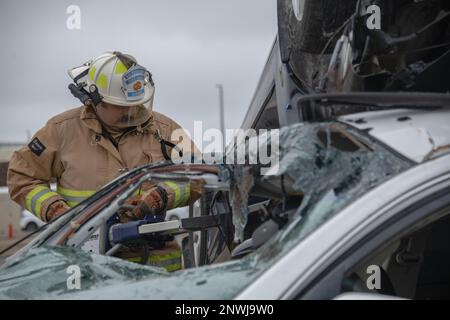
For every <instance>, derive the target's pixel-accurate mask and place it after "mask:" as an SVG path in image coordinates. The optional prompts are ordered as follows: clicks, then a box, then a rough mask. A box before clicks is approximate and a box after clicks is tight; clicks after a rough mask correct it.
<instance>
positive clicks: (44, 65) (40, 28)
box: [0, 0, 276, 142]
mask: <svg viewBox="0 0 450 320" xmlns="http://www.w3.org/2000/svg"><path fill="white" fill-rule="evenodd" d="M69 5H78V6H79V7H80V9H81V30H68V29H67V27H66V20H67V18H68V17H69V15H68V14H67V13H66V9H67V7H68V6H69ZM275 34H276V1H275V0H226V1H224V0H189V1H186V0H134V1H114V0H109V1H106V0H101V1H100V0H97V1H76V0H72V1H61V0H39V1H36V0H35V1H32V0H28V1H24V0H14V1H13V0H9V1H8V0H0V41H1V42H0V61H1V64H2V67H1V77H0V98H1V100H0V106H1V107H0V110H1V114H0V115H1V116H0V142H25V141H26V139H27V130H29V131H30V132H31V134H33V133H34V132H35V131H36V130H38V129H39V128H40V127H42V126H43V125H44V124H45V122H46V121H47V120H48V119H49V118H50V117H51V116H53V115H55V114H58V113H60V112H63V111H65V110H68V109H70V108H73V107H77V106H79V105H80V103H79V102H78V101H77V100H76V99H75V98H73V97H72V96H71V94H70V92H69V91H68V89H67V85H68V84H69V83H70V78H69V77H68V76H67V73H66V71H67V69H69V68H71V67H74V66H77V65H80V64H82V63H83V62H85V61H87V60H89V59H91V58H93V57H95V56H97V55H99V54H101V53H102V52H104V51H109V50H119V51H122V52H126V53H131V54H132V55H134V56H135V57H136V58H137V59H138V62H139V63H140V64H141V65H143V66H145V67H147V68H148V69H149V70H150V71H151V72H152V73H153V76H154V80H155V83H156V97H155V103H154V109H155V110H157V111H159V112H162V113H164V114H166V115H168V116H170V117H172V118H173V119H175V120H176V121H177V122H179V123H180V124H181V125H182V126H184V127H185V128H187V129H188V130H190V131H191V132H193V123H194V121H196V120H202V121H203V122H204V126H205V127H215V128H218V127H219V117H218V93H217V89H216V84H218V83H222V84H223V85H224V88H225V107H226V110H225V125H226V127H227V128H230V129H234V128H238V127H239V126H240V124H241V122H242V119H243V116H244V115H245V112H246V110H247V107H248V106H249V104H250V100H251V98H252V95H253V93H254V90H255V88H256V84H257V81H258V79H259V76H260V75H261V72H262V69H263V66H264V63H265V61H266V58H267V56H268V54H269V51H270V48H271V45H272V42H273V40H274V38H275Z"/></svg>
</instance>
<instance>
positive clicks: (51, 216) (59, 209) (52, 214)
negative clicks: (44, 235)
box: [45, 200, 70, 222]
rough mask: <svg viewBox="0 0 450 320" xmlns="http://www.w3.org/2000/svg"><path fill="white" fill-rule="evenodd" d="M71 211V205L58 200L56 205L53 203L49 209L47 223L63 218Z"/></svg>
mask: <svg viewBox="0 0 450 320" xmlns="http://www.w3.org/2000/svg"><path fill="white" fill-rule="evenodd" d="M69 209H70V207H69V205H68V204H67V203H66V202H64V201H62V200H58V201H56V202H54V203H52V204H51V205H50V206H49V207H48V209H47V213H46V215H45V217H46V220H47V221H49V222H50V221H53V220H55V219H56V218H58V217H60V216H62V215H63V214H64V213H66V212H67V211H68V210H69Z"/></svg>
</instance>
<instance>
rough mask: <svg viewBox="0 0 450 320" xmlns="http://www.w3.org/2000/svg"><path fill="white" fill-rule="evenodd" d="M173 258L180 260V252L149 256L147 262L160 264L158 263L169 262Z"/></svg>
mask: <svg viewBox="0 0 450 320" xmlns="http://www.w3.org/2000/svg"><path fill="white" fill-rule="evenodd" d="M174 258H181V250H176V251H173V252H170V253H167V254H161V255H159V254H155V255H151V256H150V257H149V258H148V260H149V261H150V262H160V261H164V260H170V259H174Z"/></svg>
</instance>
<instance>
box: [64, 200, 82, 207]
mask: <svg viewBox="0 0 450 320" xmlns="http://www.w3.org/2000/svg"><path fill="white" fill-rule="evenodd" d="M66 203H67V205H68V206H69V207H71V208H73V207H75V206H77V205H78V204H79V202H73V201H66Z"/></svg>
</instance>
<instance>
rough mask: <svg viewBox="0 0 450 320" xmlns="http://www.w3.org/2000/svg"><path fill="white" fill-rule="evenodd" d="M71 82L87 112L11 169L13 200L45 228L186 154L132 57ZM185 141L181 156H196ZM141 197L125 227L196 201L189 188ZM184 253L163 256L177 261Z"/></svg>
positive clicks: (74, 72) (77, 73) (72, 115)
mask: <svg viewBox="0 0 450 320" xmlns="http://www.w3.org/2000/svg"><path fill="white" fill-rule="evenodd" d="M69 75H70V76H71V78H72V79H73V80H74V82H75V83H74V84H72V85H71V86H69V88H70V89H71V92H72V93H73V94H74V95H75V96H76V97H78V98H79V99H80V100H81V101H82V102H83V103H84V104H85V105H83V106H81V107H78V108H75V109H72V110H69V111H66V112H63V113H61V114H59V115H57V116H55V117H53V118H51V119H50V120H49V121H48V122H47V124H46V125H45V126H44V127H43V128H42V129H40V130H39V131H38V132H37V133H36V134H35V135H34V136H33V137H32V139H31V142H30V143H29V144H28V145H26V146H23V147H22V148H21V149H20V150H18V151H16V152H15V153H14V154H13V156H12V158H11V161H10V163H9V169H8V177H7V180H8V187H9V193H10V196H11V198H12V199H13V200H14V201H15V202H17V203H18V204H19V205H21V206H22V207H25V208H26V209H27V210H29V211H31V212H33V213H34V214H35V215H36V216H38V217H39V218H40V219H42V220H43V221H52V220H54V219H56V218H57V217H59V216H61V215H63V214H64V213H65V212H66V211H67V210H68V209H70V208H71V207H73V206H75V205H77V204H78V203H80V202H81V201H83V200H84V199H86V198H87V197H89V196H91V195H92V194H93V193H95V192H96V191H97V190H98V189H99V188H101V187H102V186H104V185H105V184H106V183H108V182H110V181H111V180H113V179H114V178H116V177H117V176H119V175H121V174H122V173H124V172H126V171H127V170H129V169H132V168H135V167H138V166H141V165H145V164H149V163H154V162H158V161H163V160H165V159H166V160H167V159H168V158H170V156H169V153H171V152H170V151H174V147H175V148H177V147H179V146H175V145H177V143H178V142H179V141H173V140H171V135H172V133H173V132H174V130H177V129H181V127H180V126H179V125H178V124H177V123H176V122H175V121H173V120H172V119H170V118H169V117H167V116H165V115H163V114H160V113H158V112H155V111H153V110H152V105H153V97H154V92H155V88H154V83H153V80H152V77H151V74H150V72H149V71H147V70H146V69H145V68H144V67H142V66H140V65H139V64H138V63H137V61H136V59H135V58H133V57H132V56H131V55H126V54H122V53H120V52H107V53H105V54H102V55H100V56H99V57H97V58H95V59H94V60H92V61H89V62H88V63H86V64H84V65H82V66H80V67H77V68H74V69H71V70H69ZM178 131H180V130H178ZM181 131H182V130H181ZM181 131H180V132H181ZM181 140H182V141H183V146H182V147H181V149H184V150H188V151H189V149H190V150H196V149H195V146H194V145H193V143H192V141H190V140H189V138H188V137H186V136H183V137H182V138H181ZM177 150H178V149H177ZM51 181H56V184H57V189H56V190H55V191H52V190H51V188H50V182H51ZM138 197H139V198H137V199H134V200H133V201H134V203H135V204H136V205H137V206H136V209H135V210H132V211H130V212H123V213H122V215H123V216H122V217H121V220H123V221H129V220H136V219H142V215H143V214H144V213H145V210H148V208H150V209H153V211H155V212H165V210H170V209H172V208H175V207H180V206H184V205H186V204H188V203H189V201H191V200H193V197H194V195H193V194H191V191H190V186H189V185H188V184H180V183H174V182H170V181H168V182H165V183H161V184H158V185H151V186H150V187H149V188H148V189H147V190H145V191H144V192H143V193H142V194H141V195H138ZM136 200H138V201H137V202H136ZM170 246H171V247H172V248H173V247H174V244H171V245H170ZM175 247H176V246H175ZM178 249H179V248H178ZM178 249H177V250H175V251H174V250H172V251H171V253H170V254H167V252H162V253H161V255H162V256H167V257H169V260H171V261H173V260H174V259H173V258H174V257H175V256H176V257H179V256H180V255H179V252H178V251H179V250H178ZM174 252H175V254H174ZM153 260H155V259H154V257H153ZM162 264H163V265H164V261H162ZM165 265H167V264H165ZM175 265H176V266H178V264H176V263H175ZM171 268H172V270H173V269H177V268H176V267H174V264H172V266H171Z"/></svg>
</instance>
